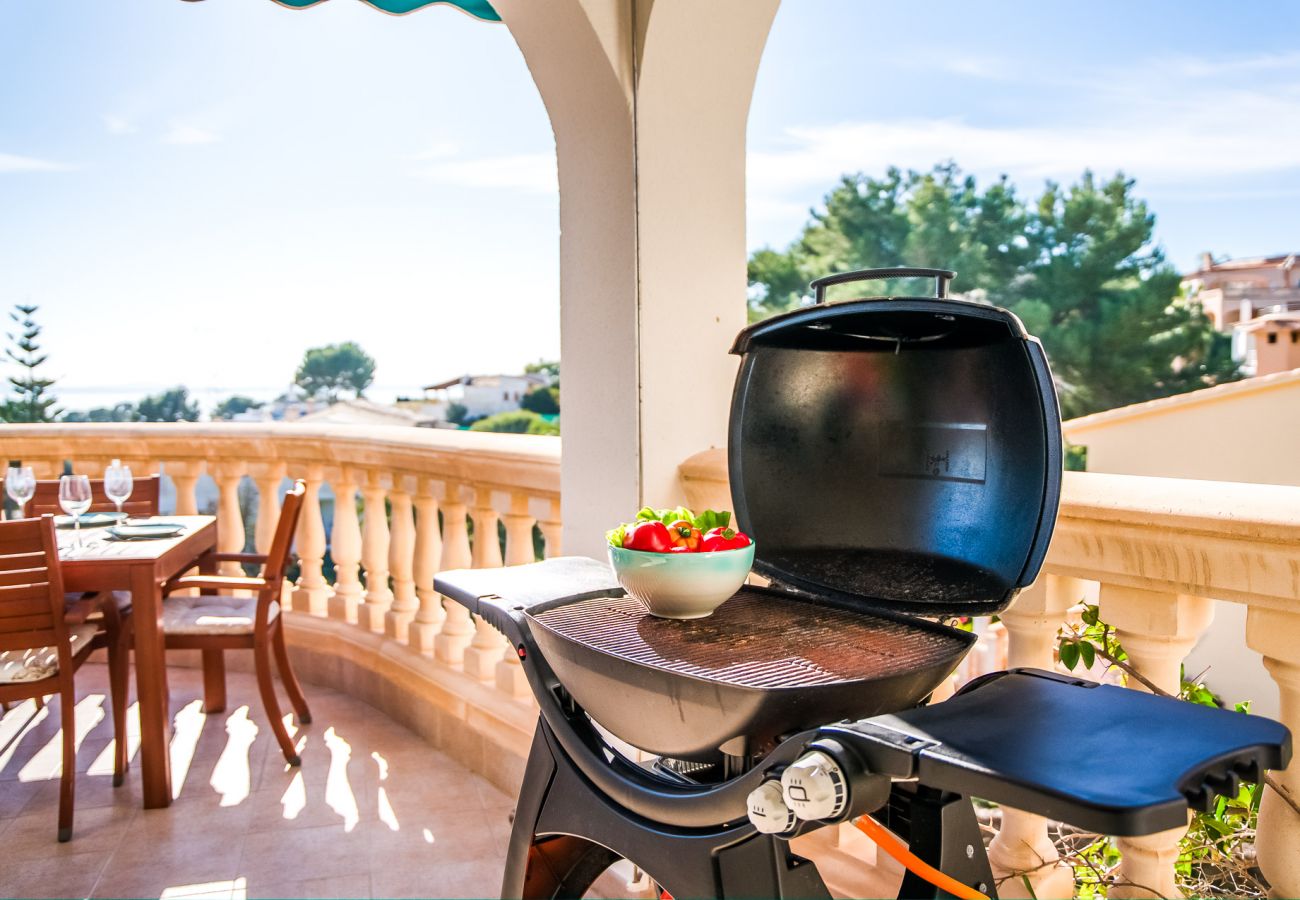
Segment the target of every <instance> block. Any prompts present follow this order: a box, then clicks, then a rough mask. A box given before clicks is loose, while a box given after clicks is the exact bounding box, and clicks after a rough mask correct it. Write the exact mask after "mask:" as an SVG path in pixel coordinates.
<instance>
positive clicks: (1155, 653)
mask: <svg viewBox="0 0 1300 900" xmlns="http://www.w3.org/2000/svg"><path fill="white" fill-rule="evenodd" d="M1100 613H1101V619H1102V621H1103V622H1106V623H1108V624H1109V625H1110V626H1111V627H1112V628H1114V629H1115V636H1116V637H1117V638H1118V639H1119V641H1120V643H1121V644H1123V645H1124V649H1125V650H1126V651H1127V652H1128V661H1129V663H1130V664H1131V665H1132V666H1133V667H1134V668H1136V669H1137V670H1138V671H1139V672H1141V673H1142V674H1143V675H1144V676H1145V677H1146V678H1147V679H1148V680H1149V681H1151V682H1152V683H1153V684H1155V685H1156V686H1157V687H1159V688H1160V689H1161V690H1163V691H1166V692H1168V693H1170V694H1174V695H1176V694H1177V693H1178V691H1179V688H1180V687H1181V686H1182V665H1183V660H1184V659H1185V658H1186V657H1187V654H1188V653H1189V652H1191V649H1192V647H1193V646H1194V645H1195V644H1196V641H1197V639H1198V638H1199V637H1200V636H1201V633H1202V632H1203V631H1205V629H1206V628H1208V627H1209V625H1210V621H1211V620H1212V619H1213V618H1214V602H1213V601H1212V600H1208V599H1206V598H1204V597H1191V596H1187V595H1185V594H1168V593H1160V592H1158V591H1147V590H1142V589H1140V588H1131V587H1122V586H1120V585H1116V584H1104V583H1103V584H1102V586H1101V594H1100ZM1129 687H1131V688H1134V689H1136V690H1140V691H1145V690H1147V688H1146V687H1145V686H1144V685H1143V684H1142V683H1141V682H1140V681H1138V680H1137V679H1135V678H1130V679H1129ZM1186 830H1187V829H1186V828H1185V827H1184V828H1174V829H1170V830H1169V831H1162V832H1158V833H1157V834H1151V835H1146V836H1144V837H1136V838H1120V839H1119V841H1118V844H1119V850H1120V853H1121V855H1122V860H1121V862H1120V866H1119V873H1118V874H1119V883H1117V884H1116V885H1115V886H1114V887H1113V888H1111V890H1110V891H1109V893H1108V895H1107V896H1110V897H1115V898H1126V897H1152V896H1159V897H1177V896H1179V892H1178V886H1177V883H1176V882H1175V879H1174V862H1175V861H1176V860H1177V859H1178V841H1179V840H1180V839H1181V838H1182V836H1183V834H1184V833H1185V832H1186Z"/></svg>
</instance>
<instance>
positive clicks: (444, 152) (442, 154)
mask: <svg viewBox="0 0 1300 900" xmlns="http://www.w3.org/2000/svg"><path fill="white" fill-rule="evenodd" d="M458 153H460V144H458V143H456V142H455V141H452V140H438V141H434V142H433V143H432V144H430V145H429V146H428V147H426V148H425V149H424V150H421V151H420V152H419V153H412V154H411V155H410V156H408V157H406V158H407V160H409V161H410V162H428V161H429V160H431V159H449V158H450V157H453V156H456V155H457V154H458Z"/></svg>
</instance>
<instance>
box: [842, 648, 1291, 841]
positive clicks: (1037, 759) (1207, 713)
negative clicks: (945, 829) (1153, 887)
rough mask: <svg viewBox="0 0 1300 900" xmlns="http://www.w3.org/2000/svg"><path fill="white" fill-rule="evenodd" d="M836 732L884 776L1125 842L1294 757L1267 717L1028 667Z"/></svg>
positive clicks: (1179, 819)
mask: <svg viewBox="0 0 1300 900" xmlns="http://www.w3.org/2000/svg"><path fill="white" fill-rule="evenodd" d="M1079 722H1087V723H1089V724H1088V727H1087V728H1086V729H1083V728H1079V727H1078V723H1079ZM832 732H833V733H834V736H835V737H836V738H837V739H839V740H841V741H844V742H846V743H849V744H851V746H852V747H853V749H854V751H855V752H857V753H858V754H860V755H861V757H862V759H863V761H864V762H866V763H867V764H868V766H870V767H873V768H874V767H877V766H878V767H879V768H878V769H874V770H875V771H879V772H881V773H882V774H889V775H891V776H893V777H896V778H907V777H915V778H917V779H918V780H919V781H920V783H921V784H924V785H927V786H929V787H934V788H939V789H942V790H949V791H954V792H957V793H961V794H965V795H967V796H975V797H981V798H983V799H985V800H991V801H993V802H995V803H1004V804H1006V805H1008V806H1014V807H1016V808H1018V809H1023V810H1026V811H1028V812H1033V813H1037V814H1038V815H1042V816H1046V817H1048V818H1051V819H1056V820H1058V821H1062V822H1068V823H1070V824H1071V825H1075V826H1078V827H1080V828H1086V829H1088V830H1091V831H1095V832H1098V833H1100V834H1110V835H1117V836H1121V837H1131V836H1138V835H1144V834H1152V833H1154V832H1157V831H1163V830H1165V829H1169V828H1176V827H1180V826H1182V825H1184V824H1185V823H1186V820H1187V819H1186V817H1187V807H1188V806H1195V807H1198V808H1204V807H1205V805H1206V804H1208V803H1209V802H1211V801H1212V800H1213V798H1214V797H1215V795H1216V794H1220V793H1235V787H1234V786H1235V785H1236V784H1237V783H1239V781H1240V780H1258V778H1259V777H1260V772H1261V771H1262V770H1264V769H1280V768H1285V766H1286V764H1287V763H1288V762H1289V761H1290V757H1291V736H1290V732H1288V731H1287V729H1286V728H1285V727H1284V726H1282V725H1280V724H1279V723H1277V722H1274V721H1273V720H1271V719H1266V718H1264V717H1262V716H1251V715H1246V714H1244V713H1237V712H1229V711H1227V710H1220V709H1210V708H1208V707H1204V706H1197V705H1194V704H1191V703H1186V702H1183V701H1179V700H1173V699H1171V698H1168V697H1157V696H1153V695H1151V694H1144V693H1139V692H1137V691H1133V690H1129V689H1126V688H1121V687H1116V686H1114V685H1098V684H1095V683H1093V682H1089V681H1084V680H1082V679H1070V678H1064V677H1061V676H1058V675H1055V674H1052V673H1048V672H1040V671H1036V670H1033V669H1018V670H1012V671H1011V672H1006V673H999V674H996V675H992V676H988V677H986V678H985V679H982V680H980V681H978V682H976V683H973V684H972V685H970V686H969V687H968V688H967V689H966V690H965V691H964V692H962V693H959V694H958V695H957V696H955V697H953V698H952V699H950V700H947V701H945V702H943V703H938V704H935V705H933V706H928V707H919V708H917V709H911V710H908V711H906V712H902V713H897V714H893V715H885V716H876V717H875V718H872V719H867V720H865V721H862V722H858V723H855V724H853V725H846V726H840V727H839V728H835V729H823V730H822V732H821V733H823V734H831V733H832Z"/></svg>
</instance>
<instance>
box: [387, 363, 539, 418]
mask: <svg viewBox="0 0 1300 900" xmlns="http://www.w3.org/2000/svg"><path fill="white" fill-rule="evenodd" d="M548 384H550V380H549V379H548V378H547V377H546V376H544V375H534V374H528V375H462V376H461V377H459V378H452V379H450V380H448V381H440V382H438V383H437V384H430V385H426V386H425V387H424V389H423V390H424V401H423V404H422V406H423V407H424V408H425V409H426V410H429V409H430V408H432V409H433V410H436V413H434V415H435V417H436V418H441V419H444V420H445V419H446V418H447V410H448V409H449V408H450V407H451V405H452V404H453V403H459V404H460V405H461V406H463V407H465V410H466V417H467V418H471V419H481V418H483V417H484V416H494V415H496V414H497V413H502V412H511V411H512V410H516V409H519V402H520V401H521V400H523V399H524V394H527V393H528V392H529V391H531V390H533V389H534V388H538V387H545V386H546V385H548ZM407 402H408V403H410V402H412V401H407Z"/></svg>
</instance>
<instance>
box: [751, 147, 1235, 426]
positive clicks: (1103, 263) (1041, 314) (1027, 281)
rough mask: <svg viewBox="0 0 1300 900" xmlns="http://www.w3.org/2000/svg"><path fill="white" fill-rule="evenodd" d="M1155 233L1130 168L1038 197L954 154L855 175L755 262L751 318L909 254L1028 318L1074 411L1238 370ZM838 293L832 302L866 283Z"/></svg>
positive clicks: (1050, 188)
mask: <svg viewBox="0 0 1300 900" xmlns="http://www.w3.org/2000/svg"><path fill="white" fill-rule="evenodd" d="M1154 228H1155V216H1154V215H1152V214H1151V212H1150V211H1149V210H1148V208H1147V206H1146V204H1145V203H1144V202H1143V201H1141V200H1139V199H1138V198H1136V197H1135V196H1134V195H1133V181H1132V180H1131V179H1128V178H1125V177H1124V176H1123V175H1122V174H1117V175H1115V176H1114V177H1113V178H1111V179H1110V180H1108V181H1105V182H1100V183H1099V182H1098V181H1097V180H1096V179H1095V178H1094V177H1093V175H1092V173H1090V172H1085V173H1084V174H1083V176H1082V178H1081V179H1080V180H1079V182H1078V183H1077V184H1075V185H1073V186H1071V187H1069V188H1062V187H1061V186H1060V185H1057V184H1053V183H1048V184H1047V186H1046V188H1045V189H1044V191H1043V193H1042V195H1041V196H1040V197H1039V198H1038V200H1037V202H1035V203H1033V204H1027V203H1026V202H1024V201H1023V200H1022V199H1021V198H1020V197H1019V196H1017V194H1016V193H1015V189H1014V187H1013V186H1012V185H1011V184H1010V183H1009V182H1008V181H1007V180H1006V178H1005V177H1003V178H1001V179H999V180H998V181H997V182H995V183H993V184H992V185H991V186H989V187H987V188H985V189H983V190H981V189H980V188H979V186H978V185H977V184H976V181H975V179H974V178H973V177H971V176H968V175H963V174H962V172H961V171H960V169H958V168H957V167H956V166H955V165H953V164H952V163H947V164H943V165H939V166H936V167H935V168H934V169H933V170H931V171H930V172H925V173H921V172H915V171H910V172H907V173H904V172H902V171H900V170H898V169H894V168H891V169H890V170H888V171H887V172H886V173H885V176H884V177H883V178H872V177H868V176H867V175H864V174H857V175H847V176H845V177H844V178H843V179H841V181H840V183H839V184H838V185H837V186H836V187H835V188H834V189H833V190H832V191H831V192H830V193H829V194H827V195H826V197H825V208H824V209H823V210H817V211H814V212H813V214H812V220H811V221H810V222H809V223H808V225H807V226H805V228H804V230H803V233H802V234H801V235H800V236H799V238H797V239H796V240H795V241H794V242H793V243H792V244H791V245H790V246H789V247H788V248H787V249H786V250H784V251H776V250H773V249H771V248H764V249H761V250H758V251H756V252H755V253H754V254H753V255H752V256H751V257H750V261H749V281H750V294H749V296H750V312H751V318H755V319H757V318H762V317H764V316H766V315H770V314H772V313H774V312H780V311H783V310H786V309H790V308H792V307H794V306H797V305H799V304H800V303H804V302H807V301H808V300H809V299H810V294H809V292H808V290H807V283H808V281H810V280H811V279H812V278H815V277H818V276H820V275H825V274H828V273H831V272H841V271H849V270H852V269H863V268H873V267H881V266H894V265H899V264H900V263H903V262H906V263H908V264H910V265H917V266H933V267H938V268H950V269H955V270H956V271H957V277H956V278H955V279H954V281H953V284H952V290H953V292H954V293H957V294H960V295H963V296H965V297H967V298H968V299H974V300H983V301H987V302H990V303H994V304H997V305H999V306H1004V307H1007V308H1009V309H1011V310H1012V311H1013V312H1015V313H1016V314H1017V315H1019V316H1020V317H1021V319H1023V320H1024V322H1025V325H1026V327H1027V328H1028V329H1029V330H1030V332H1032V333H1034V334H1036V335H1038V337H1039V338H1041V339H1042V341H1043V346H1044V347H1045V348H1046V349H1047V352H1048V355H1049V356H1050V358H1051V360H1052V365H1053V369H1054V373H1055V375H1056V378H1057V383H1058V389H1059V391H1060V394H1061V403H1062V407H1063V410H1064V412H1065V415H1066V416H1067V417H1068V416H1077V415H1084V414H1086V413H1089V412H1095V411H1097V410H1100V409H1109V408H1112V407H1115V406H1122V405H1125V404H1128V403H1135V402H1138V401H1141V400H1148V399H1152V398H1155V397H1162V396H1167V395H1169V394H1175V393H1180V392H1183V391H1188V390H1194V389H1196V388H1199V387H1206V386H1210V385H1214V384H1218V383H1221V382H1224V381H1229V380H1232V379H1234V378H1237V377H1239V375H1238V372H1237V368H1236V365H1235V364H1234V363H1233V362H1232V359H1231V340H1230V338H1229V337H1228V336H1227V335H1223V334H1220V333H1219V332H1217V331H1216V330H1215V329H1214V328H1213V326H1212V325H1211V324H1210V322H1209V320H1208V319H1207V318H1206V317H1205V316H1204V315H1203V314H1202V312H1201V310H1200V308H1199V307H1198V306H1195V305H1193V304H1190V303H1188V302H1187V301H1186V300H1185V299H1184V298H1182V297H1181V296H1180V295H1179V287H1178V281H1179V278H1178V274H1177V273H1176V272H1175V271H1174V270H1173V268H1172V267H1171V266H1170V265H1169V264H1168V263H1167V262H1166V261H1165V258H1164V254H1163V251H1162V250H1161V249H1160V248H1159V247H1158V246H1157V245H1155V244H1154V243H1153V232H1154ZM930 289H931V286H930V284H929V283H926V284H919V283H918V284H914V285H907V286H906V289H903V288H901V287H900V288H899V289H898V290H896V291H895V293H911V294H915V293H918V292H924V293H928V292H929V291H930ZM868 290H871V291H873V292H875V291H877V290H880V289H878V288H871V289H868ZM840 291H841V292H843V294H842V296H841V297H836V296H834V295H832V297H831V299H843V297H847V296H852V294H850V293H848V292H850V291H853V292H857V293H858V295H860V294H861V292H863V291H864V288H863V287H861V286H853V285H850V286H846V287H843V288H841V289H840Z"/></svg>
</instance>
